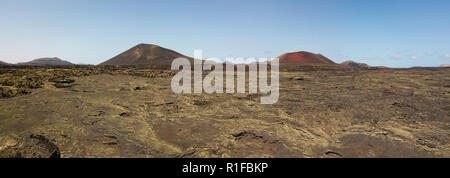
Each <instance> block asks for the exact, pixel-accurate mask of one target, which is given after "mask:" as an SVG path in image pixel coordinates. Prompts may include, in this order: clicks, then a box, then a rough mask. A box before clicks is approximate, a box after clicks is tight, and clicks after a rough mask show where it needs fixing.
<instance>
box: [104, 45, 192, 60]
mask: <svg viewBox="0 0 450 178" xmlns="http://www.w3.org/2000/svg"><path fill="white" fill-rule="evenodd" d="M179 57H183V58H186V59H189V60H191V61H193V58H191V57H188V56H185V55H183V54H180V53H178V52H176V51H173V50H170V49H167V48H163V47H160V46H157V45H153V44H144V43H141V44H138V45H136V46H134V47H132V48H131V49H129V50H127V51H125V52H123V53H121V54H119V55H117V56H115V57H113V58H111V59H109V60H107V61H105V62H103V63H100V64H99V65H139V64H155V65H171V64H172V61H173V60H174V59H176V58H179Z"/></svg>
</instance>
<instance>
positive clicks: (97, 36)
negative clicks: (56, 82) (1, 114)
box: [0, 0, 450, 67]
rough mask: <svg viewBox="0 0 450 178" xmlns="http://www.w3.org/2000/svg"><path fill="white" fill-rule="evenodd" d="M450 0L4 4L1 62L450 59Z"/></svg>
mask: <svg viewBox="0 0 450 178" xmlns="http://www.w3.org/2000/svg"><path fill="white" fill-rule="evenodd" d="M448 9H450V1H445V0H443V1H437V0H436V1H422V0H397V1H385V0H381V1H350V0H345V1H344V0H342V1H337V0H319V1H317V0H316V1H312V0H309V1H300V0H298V1H297V0H294V1H287V0H286V1H268V0H267V1H255V0H249V1H215V0H213V1H200V0H196V1H103V0H99V1H86V0H80V1H76V2H72V1H67V0H61V1H56V0H45V1H31V0H0V14H1V16H0V21H1V22H2V28H0V41H1V42H0V51H1V52H0V61H4V62H8V63H18V62H26V61H30V60H32V59H36V58H42V57H59V58H61V59H63V60H67V61H70V62H73V63H77V64H78V63H81V64H98V63H101V62H104V61H106V60H108V59H110V58H112V57H114V56H116V55H118V54H120V53H122V52H124V51H125V50H127V49H129V48H131V47H133V46H135V45H137V44H139V43H148V44H155V45H159V46H161V47H164V48H168V49H172V50H175V51H177V52H179V53H181V54H184V55H187V56H193V53H194V49H202V50H203V52H204V56H205V57H219V58H222V59H224V58H226V57H244V58H247V57H267V58H272V57H277V56H279V55H281V54H283V53H287V52H296V51H309V52H313V53H321V54H323V55H324V56H326V57H328V58H330V59H331V60H333V61H334V62H336V63H340V62H343V61H346V60H354V61H357V62H363V63H367V64H369V65H371V66H388V67H413V66H425V67H436V66H438V65H440V64H448V63H450V43H449V42H450V31H449V30H448V29H450V24H449V22H448V19H450V12H449V11H448Z"/></svg>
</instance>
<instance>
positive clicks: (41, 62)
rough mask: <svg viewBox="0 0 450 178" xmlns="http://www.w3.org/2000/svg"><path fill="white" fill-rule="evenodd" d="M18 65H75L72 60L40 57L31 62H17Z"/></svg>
mask: <svg viewBox="0 0 450 178" xmlns="http://www.w3.org/2000/svg"><path fill="white" fill-rule="evenodd" d="M17 65H29V66H64V65H74V64H72V63H71V62H68V61H65V60H62V59H60V58H57V57H54V58H39V59H34V60H32V61H29V62H21V63H17Z"/></svg>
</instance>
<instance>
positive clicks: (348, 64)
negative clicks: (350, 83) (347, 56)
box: [341, 61, 370, 68]
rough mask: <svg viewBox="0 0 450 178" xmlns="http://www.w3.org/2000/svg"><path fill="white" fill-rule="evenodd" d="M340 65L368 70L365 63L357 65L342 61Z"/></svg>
mask: <svg viewBox="0 0 450 178" xmlns="http://www.w3.org/2000/svg"><path fill="white" fill-rule="evenodd" d="M341 65H344V66H349V67H362V68H370V66H369V65H367V64H365V63H359V62H355V61H344V62H342V63H341Z"/></svg>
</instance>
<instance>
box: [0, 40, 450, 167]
mask: <svg viewBox="0 0 450 178" xmlns="http://www.w3.org/2000/svg"><path fill="white" fill-rule="evenodd" d="M141 47H142V48H143V49H148V48H156V49H158V48H157V47H153V46H147V45H141V46H139V45H138V46H137V47H135V48H141ZM133 51H134V50H133ZM137 51H142V50H139V49H137ZM144 51H145V50H144ZM130 53H133V52H130ZM144 53H145V54H144ZM305 54H306V53H305ZM311 54H312V53H311ZM127 55H128V54H127ZM136 56H141V57H138V58H139V59H145V60H147V59H148V60H158V59H151V57H142V56H157V55H154V54H153V53H147V52H142V54H136ZM300 56H301V55H300ZM313 56H314V57H319V58H321V57H320V56H321V55H313ZM117 59H120V58H117ZM161 60H166V58H162V59H161ZM282 60H285V58H283V59H282ZM286 60H287V61H296V62H298V61H302V60H303V57H302V60H299V59H295V58H294V59H292V58H289V57H288V59H286ZM306 61H311V60H310V59H308V60H306ZM314 61H316V60H314ZM320 61H325V63H327V64H332V61H331V63H330V62H326V60H323V59H320ZM131 62H133V64H135V61H131ZM165 63H166V62H164V64H165ZM115 64H118V63H115ZM160 67H161V65H159V64H154V65H120V66H109V65H100V66H61V67H57V66H47V67H28V66H3V67H0V87H1V90H0V92H1V94H2V95H1V97H2V98H0V157H151V158H153V157H170V158H173V157H202V158H203V157H319V158H322V157H323V158H326V157H450V80H448V79H449V78H450V68H412V69H381V68H375V69H368V68H356V67H346V66H341V65H317V63H316V64H314V65H301V64H298V65H297V64H288V65H286V64H281V65H280V73H279V76H280V85H279V87H280V98H279V101H278V103H276V104H273V105H262V104H260V102H259V98H260V96H262V94H249V93H245V94H181V95H177V94H174V93H173V92H172V90H171V87H170V82H171V79H172V76H173V75H174V74H175V73H176V71H168V70H161V68H160ZM236 75H243V74H242V73H239V72H237V73H236Z"/></svg>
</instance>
